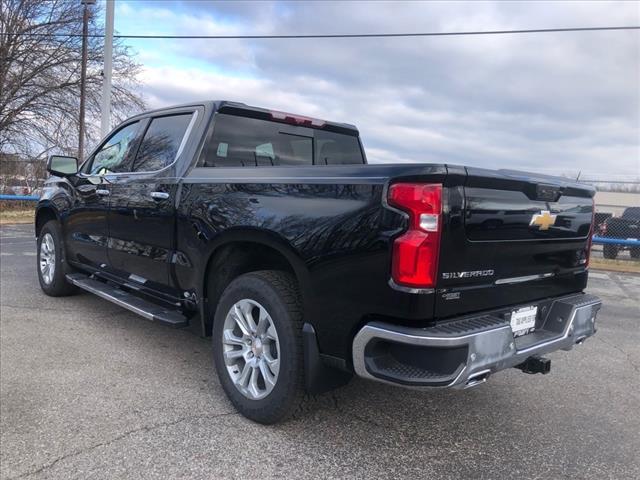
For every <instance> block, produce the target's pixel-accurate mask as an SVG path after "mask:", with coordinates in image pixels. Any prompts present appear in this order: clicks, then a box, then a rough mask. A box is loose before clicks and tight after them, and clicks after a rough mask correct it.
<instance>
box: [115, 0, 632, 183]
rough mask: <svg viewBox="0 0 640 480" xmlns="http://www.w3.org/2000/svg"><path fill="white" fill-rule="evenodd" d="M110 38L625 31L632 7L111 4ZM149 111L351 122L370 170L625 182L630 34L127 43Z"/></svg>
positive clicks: (629, 123)
mask: <svg viewBox="0 0 640 480" xmlns="http://www.w3.org/2000/svg"><path fill="white" fill-rule="evenodd" d="M115 19H116V20H115V28H116V30H117V31H118V32H119V33H122V34H143V33H144V34H177V35H180V34H182V35H188V34H210V35H243V34H314V33H373V32H421V31H422V32H424V31H464V30H502V29H530V28H554V27H584V26H617V25H640V3H636V2H620V3H611V2H606V3H604V2H603V3H599V2H567V3H560V2H550V3H543V2H531V3H525V2H514V3H507V2H472V3H455V2H442V3H436V2H428V3H427V2H425V3H420V2H407V3H400V2H389V3H386V2H370V3H369V2H363V1H358V2H352V3H346V2H293V3H291V2H276V1H274V2H269V1H257V2H229V3H224V2H208V1H195V2H172V1H157V2H152V1H146V2H142V1H134V0H117V3H116V14H115ZM126 43H127V44H129V45H131V46H132V47H134V49H135V51H136V52H137V55H138V59H139V61H140V62H141V63H142V64H143V65H144V69H143V74H142V77H141V81H142V84H143V94H144V96H145V97H146V99H147V101H148V103H149V104H150V105H151V106H152V107H159V106H165V105H171V104H175V103H180V102H188V101H193V100H201V99H228V100H235V101H240V102H245V103H248V104H251V105H257V106H262V107H267V108H274V109H278V110H286V111H291V112H294V113H300V114H304V115H309V116H316V117H320V118H326V119H330V120H335V121H344V122H349V123H354V124H356V125H357V126H358V127H359V129H360V132H361V135H362V137H363V141H364V145H365V148H366V151H367V156H368V158H369V161H370V162H448V163H458V164H469V165H477V166H485V167H487V168H522V169H527V170H532V171H540V172H544V173H556V174H577V173H578V172H579V171H582V175H583V177H584V176H587V177H589V178H599V179H605V178H606V179H622V178H626V177H640V31H638V30H636V31H620V32H583V33H552V34H550V33H545V34H524V35H490V36H471V37H468V36H462V37H426V38H377V39H298V40H127V41H126Z"/></svg>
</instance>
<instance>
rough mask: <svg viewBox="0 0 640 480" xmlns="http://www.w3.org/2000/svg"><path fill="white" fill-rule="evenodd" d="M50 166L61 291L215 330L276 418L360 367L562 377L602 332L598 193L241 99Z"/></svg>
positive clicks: (238, 389) (235, 395)
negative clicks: (597, 286) (416, 159)
mask: <svg viewBox="0 0 640 480" xmlns="http://www.w3.org/2000/svg"><path fill="white" fill-rule="evenodd" d="M48 170H49V172H50V173H51V174H52V176H51V177H50V179H49V180H48V181H47V184H46V188H45V189H44V193H43V195H42V198H41V200H40V202H39V204H38V207H37V211H36V221H35V233H36V237H37V266H38V276H39V281H40V285H41V287H42V290H44V292H45V293H46V294H47V295H51V296H62V295H70V294H72V293H74V292H76V291H78V290H79V289H82V290H86V291H89V292H91V293H93V294H96V295H98V296H100V297H102V298H104V299H106V300H108V301H111V302H114V303H116V304H118V305H120V306H122V307H124V308H127V309H129V310H131V311H133V312H135V313H137V314H139V315H141V316H143V317H146V318H147V319H149V320H153V321H155V322H159V323H162V324H165V325H168V326H171V327H183V328H190V329H193V330H194V331H196V332H198V334H200V335H202V336H211V337H212V342H213V357H214V358H213V362H212V364H214V365H215V368H216V369H217V374H218V376H219V379H220V383H221V386H222V388H223V389H224V391H225V392H226V394H227V395H228V396H229V398H230V400H231V402H232V403H233V405H234V406H235V407H236V408H237V409H238V410H239V411H240V412H241V413H242V414H244V415H245V416H247V417H248V418H250V419H253V420H255V421H258V422H262V423H274V422H277V421H280V420H283V419H284V418H286V417H287V416H288V415H290V414H292V413H294V412H296V411H299V407H300V406H301V405H302V402H304V401H305V400H306V399H309V398H313V396H314V395H315V394H318V393H321V392H324V391H327V390H330V389H332V388H336V387H338V386H340V385H342V384H344V383H346V382H347V381H348V380H349V379H350V378H351V377H352V376H353V374H354V373H355V374H356V375H358V376H360V377H363V378H366V379H369V380H373V381H378V382H385V383H390V384H393V385H401V386H406V387H414V388H424V389H431V388H445V387H454V388H461V389H463V388H468V387H473V386H476V385H479V384H481V383H483V382H485V381H486V380H487V379H488V378H489V376H490V375H492V374H494V373H496V372H498V371H500V370H503V369H506V368H510V367H517V368H519V369H521V370H522V371H524V372H527V373H546V372H548V371H549V368H550V361H549V359H546V358H544V357H543V355H545V354H547V353H549V352H552V351H555V350H558V349H563V350H569V349H571V348H572V347H573V346H574V345H575V344H579V343H582V342H583V341H584V340H585V339H586V338H588V337H590V336H591V335H593V334H594V332H595V331H596V327H595V318H596V314H597V312H598V310H599V309H600V306H601V302H600V300H599V299H598V298H597V297H595V296H593V295H590V294H587V293H584V290H585V287H586V285H587V276H588V262H589V249H590V239H591V233H592V224H593V212H594V207H593V195H594V189H593V188H592V187H590V186H585V185H581V184H578V183H575V182H572V181H569V180H566V179H561V178H555V177H548V176H540V175H535V174H529V173H523V172H516V171H502V170H500V171H492V170H485V169H481V168H472V167H462V166H458V165H448V164H392V165H383V164H380V165H372V164H367V162H366V157H365V153H364V150H363V147H362V144H361V141H360V137H359V133H358V130H357V129H356V128H355V127H354V126H352V125H349V124H345V123H336V122H329V121H324V120H319V119H315V118H309V117H303V116H298V115H293V114H289V113H283V112H279V111H270V110H266V109H262V108H255V107H250V106H247V105H244V104H241V103H233V102H226V101H208V102H201V103H195V104H190V105H182V106H177V107H173V108H166V109H162V110H156V111H153V112H149V113H145V114H142V115H138V116H136V117H133V118H131V119H129V120H127V121H125V122H124V123H122V124H121V125H120V126H118V127H117V128H116V129H115V130H114V131H113V132H112V133H111V134H110V135H108V136H107V137H106V138H105V139H104V140H103V141H101V142H100V143H99V145H98V146H97V148H95V149H94V150H93V151H92V152H91V154H90V155H89V156H88V157H87V158H86V160H85V161H83V162H82V163H81V164H79V162H78V161H77V160H76V159H75V158H71V157H63V156H52V157H50V158H49V161H48ZM212 366H213V365H212Z"/></svg>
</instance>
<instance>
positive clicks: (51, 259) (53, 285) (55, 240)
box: [37, 220, 78, 297]
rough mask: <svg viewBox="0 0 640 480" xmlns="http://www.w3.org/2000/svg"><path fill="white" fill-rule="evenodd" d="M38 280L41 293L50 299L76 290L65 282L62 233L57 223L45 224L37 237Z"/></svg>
mask: <svg viewBox="0 0 640 480" xmlns="http://www.w3.org/2000/svg"><path fill="white" fill-rule="evenodd" d="M37 245H38V253H37V256H38V280H39V281H40V288H42V291H43V292H44V293H46V294H47V295H49V296H51V297H64V296H67V295H71V294H73V293H75V292H76V291H77V290H78V289H77V287H75V286H74V285H72V284H70V283H69V282H67V279H66V278H65V277H66V274H67V273H68V267H67V263H66V261H65V258H64V249H63V245H62V233H61V231H60V225H58V222H56V221H54V220H51V221H49V222H47V223H46V224H45V225H44V226H43V227H42V230H41V231H40V235H38V244H37Z"/></svg>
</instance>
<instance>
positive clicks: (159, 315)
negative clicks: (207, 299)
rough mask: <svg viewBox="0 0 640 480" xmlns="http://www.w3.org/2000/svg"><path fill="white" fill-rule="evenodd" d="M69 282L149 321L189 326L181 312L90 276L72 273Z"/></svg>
mask: <svg viewBox="0 0 640 480" xmlns="http://www.w3.org/2000/svg"><path fill="white" fill-rule="evenodd" d="M67 280H68V281H69V282H71V283H73V284H74V285H76V286H77V287H79V288H81V289H83V290H86V291H87V292H90V293H93V294H94V295H97V296H99V297H101V298H104V299H105V300H108V301H110V302H112V303H115V304H116V305H119V306H121V307H123V308H126V309H127V310H130V311H132V312H133V313H137V314H138V315H140V316H141V317H144V318H146V319H147V320H152V321H154V322H159V323H164V324H165V325H168V326H170V327H175V328H180V327H186V326H188V325H189V320H188V319H187V317H185V316H184V315H182V314H181V313H180V312H177V311H175V310H171V309H168V308H163V307H161V306H159V305H156V304H155V303H152V302H149V301H147V300H144V299H143V298H140V297H136V296H135V295H133V294H131V293H128V292H125V291H124V290H121V289H120V288H118V287H114V286H112V285H109V284H108V283H105V282H101V281H99V280H95V279H93V278H91V277H89V276H88V275H84V274H82V273H72V274H69V275H67Z"/></svg>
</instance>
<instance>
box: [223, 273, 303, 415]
mask: <svg viewBox="0 0 640 480" xmlns="http://www.w3.org/2000/svg"><path fill="white" fill-rule="evenodd" d="M213 344H214V345H213V351H214V360H215V365H216V370H217V372H218V377H219V379H220V383H221V384H222V387H223V389H224V391H225V393H226V394H227V396H228V397H229V399H230V400H231V403H233V405H234V407H235V408H236V409H237V410H238V411H239V412H240V413H242V414H243V415H244V416H245V417H247V418H250V419H251V420H254V421H256V422H259V423H265V424H271V423H276V422H279V421H282V420H284V419H286V418H287V417H289V416H290V415H291V414H293V413H295V412H296V410H297V409H298V408H299V407H300V406H301V404H302V401H303V399H304V368H303V357H302V354H303V351H302V307H301V302H300V294H299V292H298V288H297V283H296V280H295V278H294V277H293V276H292V275H290V274H288V273H285V272H280V271H272V270H265V271H258V272H252V273H248V274H245V275H241V276H240V277H238V278H236V279H235V280H233V281H232V282H231V283H230V284H229V286H228V287H227V288H226V289H225V291H224V292H223V294H222V297H221V298H220V302H219V303H218V307H217V309H216V313H215V318H214V324H213Z"/></svg>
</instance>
